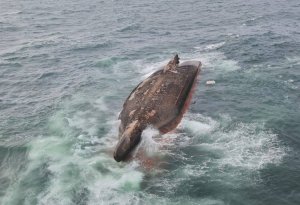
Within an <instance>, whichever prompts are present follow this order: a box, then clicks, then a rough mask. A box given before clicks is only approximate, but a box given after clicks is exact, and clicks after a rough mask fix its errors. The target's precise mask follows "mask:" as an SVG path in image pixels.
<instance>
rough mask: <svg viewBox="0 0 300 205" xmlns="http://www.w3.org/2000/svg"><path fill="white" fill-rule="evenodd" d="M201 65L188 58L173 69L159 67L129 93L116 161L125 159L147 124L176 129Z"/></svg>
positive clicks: (123, 111)
mask: <svg viewBox="0 0 300 205" xmlns="http://www.w3.org/2000/svg"><path fill="white" fill-rule="evenodd" d="M200 67H201V63H200V62H199V61H187V62H183V63H181V64H179V65H177V66H176V68H175V69H172V70H167V71H165V70H164V69H161V70H158V71H156V72H155V73H153V74H152V75H151V76H149V77H148V78H146V79H145V80H144V81H142V82H141V83H140V84H139V85H138V86H137V87H136V88H135V89H134V90H133V91H132V92H131V93H130V95H129V96H128V98H127V99H126V101H125V103H124V105H123V110H122V111H121V113H120V115H119V119H120V120H121V124H120V127H119V142H118V144H117V146H116V149H115V152H114V158H115V160H116V161H118V162H119V161H122V160H125V159H126V157H127V155H128V154H129V153H130V152H131V151H132V150H133V149H134V148H135V147H136V146H137V145H138V143H139V142H140V140H141V134H142V131H143V130H144V129H145V128H146V127H147V126H149V125H151V126H153V127H155V128H157V129H159V131H160V132H161V133H163V134H164V133H167V132H169V131H171V130H173V129H175V128H176V126H177V125H178V124H179V123H180V121H181V119H182V116H183V114H184V112H185V111H186V110H187V108H188V105H189V103H190V100H191V97H192V93H193V90H194V87H195V84H196V81H197V76H198V73H199V72H200Z"/></svg>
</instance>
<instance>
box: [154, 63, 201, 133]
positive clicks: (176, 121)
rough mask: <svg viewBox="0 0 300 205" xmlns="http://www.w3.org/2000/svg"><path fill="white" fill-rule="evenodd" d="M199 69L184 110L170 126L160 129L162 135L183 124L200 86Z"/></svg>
mask: <svg viewBox="0 0 300 205" xmlns="http://www.w3.org/2000/svg"><path fill="white" fill-rule="evenodd" d="M199 71H200V70H199V69H198V71H197V74H196V76H197V77H196V78H195V80H194V82H193V86H192V88H191V90H190V92H189V94H188V97H187V99H186V101H185V103H184V105H183V108H182V109H181V111H180V113H179V114H178V116H177V117H176V118H175V119H174V120H173V121H172V122H170V123H169V124H168V125H166V126H164V127H162V128H159V131H160V132H161V133H162V134H166V133H168V132H170V131H172V130H174V129H175V128H176V127H177V126H178V124H179V123H180V122H181V119H182V117H183V115H184V113H185V112H186V111H187V110H188V108H189V106H190V104H191V101H192V97H193V94H194V92H195V90H196V86H197V85H198V82H199V79H198V73H199Z"/></svg>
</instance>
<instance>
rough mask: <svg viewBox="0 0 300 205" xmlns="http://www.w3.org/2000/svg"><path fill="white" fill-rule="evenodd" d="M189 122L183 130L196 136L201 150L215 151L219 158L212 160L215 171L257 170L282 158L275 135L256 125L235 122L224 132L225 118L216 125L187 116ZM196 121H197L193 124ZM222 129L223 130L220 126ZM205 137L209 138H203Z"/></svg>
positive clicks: (226, 121) (262, 126)
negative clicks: (228, 168) (216, 166)
mask: <svg viewBox="0 0 300 205" xmlns="http://www.w3.org/2000/svg"><path fill="white" fill-rule="evenodd" d="M190 116H192V119H193V120H189V119H186V120H184V123H183V124H184V126H183V127H184V129H186V130H187V131H189V132H191V133H192V134H193V135H194V136H195V137H199V138H198V139H199V142H198V143H197V144H195V145H194V146H198V147H199V149H201V150H209V151H210V152H211V151H213V152H216V154H218V156H219V157H220V158H218V159H212V160H214V162H215V163H216V164H217V165H218V167H219V168H222V167H225V166H232V167H239V168H242V169H248V170H258V169H262V168H264V167H265V166H266V165H268V164H279V163H280V162H281V160H282V158H283V157H284V156H285V153H286V148H285V147H284V146H282V145H280V141H279V140H278V138H277V135H275V134H273V133H272V132H270V131H268V130H265V128H264V125H263V124H260V123H252V124H245V123H238V124H235V126H232V127H231V129H229V130H227V129H224V128H225V127H226V126H228V125H230V124H231V123H232V121H231V119H230V118H228V116H225V117H222V119H221V120H220V122H216V121H214V120H212V119H211V118H207V122H204V119H205V117H203V116H201V115H200V116H199V115H191V114H190ZM197 118H198V122H197V121H195V120H197ZM224 126H225V127H224ZM205 134H206V135H207V134H209V137H204V136H203V135H205Z"/></svg>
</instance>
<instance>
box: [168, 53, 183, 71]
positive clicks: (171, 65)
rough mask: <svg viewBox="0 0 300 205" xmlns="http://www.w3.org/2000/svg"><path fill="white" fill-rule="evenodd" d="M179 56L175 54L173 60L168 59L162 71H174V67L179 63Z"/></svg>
mask: <svg viewBox="0 0 300 205" xmlns="http://www.w3.org/2000/svg"><path fill="white" fill-rule="evenodd" d="M179 59H180V58H179V57H178V54H176V55H175V56H174V58H173V60H170V61H169V63H168V64H167V65H166V66H165V67H164V73H165V72H167V71H171V72H175V73H176V68H177V67H178V65H179Z"/></svg>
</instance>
